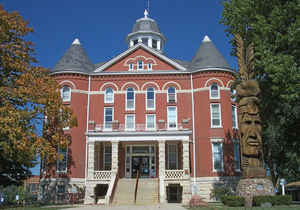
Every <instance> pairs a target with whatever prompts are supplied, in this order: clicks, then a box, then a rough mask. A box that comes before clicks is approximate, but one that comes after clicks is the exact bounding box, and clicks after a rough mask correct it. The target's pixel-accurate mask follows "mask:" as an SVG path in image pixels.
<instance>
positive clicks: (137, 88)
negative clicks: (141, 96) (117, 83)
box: [121, 82, 140, 92]
mask: <svg viewBox="0 0 300 210" xmlns="http://www.w3.org/2000/svg"><path fill="white" fill-rule="evenodd" d="M130 84H131V85H134V86H135V87H136V89H135V90H134V92H136V91H139V90H140V88H139V86H138V84H136V83H135V82H126V83H125V84H124V85H123V86H122V87H121V91H125V92H126V90H125V88H126V86H127V85H130Z"/></svg>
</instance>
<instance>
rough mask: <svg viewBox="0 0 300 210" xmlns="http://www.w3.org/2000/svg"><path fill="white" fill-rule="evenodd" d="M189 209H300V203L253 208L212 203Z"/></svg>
mask: <svg viewBox="0 0 300 210" xmlns="http://www.w3.org/2000/svg"><path fill="white" fill-rule="evenodd" d="M188 209H189V210H221V209H222V210H245V209H251V210H288V209H295V210H300V205H290V206H273V207H271V208H266V207H265V208H263V207H252V208H245V207H227V206H222V205H211V206H210V207H209V208H206V207H198V208H188Z"/></svg>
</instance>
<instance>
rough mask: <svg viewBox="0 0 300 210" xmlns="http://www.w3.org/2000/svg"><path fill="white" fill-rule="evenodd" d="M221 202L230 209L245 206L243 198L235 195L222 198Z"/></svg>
mask: <svg viewBox="0 0 300 210" xmlns="http://www.w3.org/2000/svg"><path fill="white" fill-rule="evenodd" d="M221 201H222V203H223V204H224V205H226V206H231V207H236V206H244V204H245V198H243V197H240V196H235V195H225V196H222V197H221Z"/></svg>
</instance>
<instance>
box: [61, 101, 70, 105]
mask: <svg viewBox="0 0 300 210" xmlns="http://www.w3.org/2000/svg"><path fill="white" fill-rule="evenodd" d="M62 104H63V105H70V104H71V101H63V102H62Z"/></svg>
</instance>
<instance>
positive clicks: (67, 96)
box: [61, 86, 71, 102]
mask: <svg viewBox="0 0 300 210" xmlns="http://www.w3.org/2000/svg"><path fill="white" fill-rule="evenodd" d="M61 97H62V100H63V102H67V101H71V88H70V87H69V86H63V88H62V89H61Z"/></svg>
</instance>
